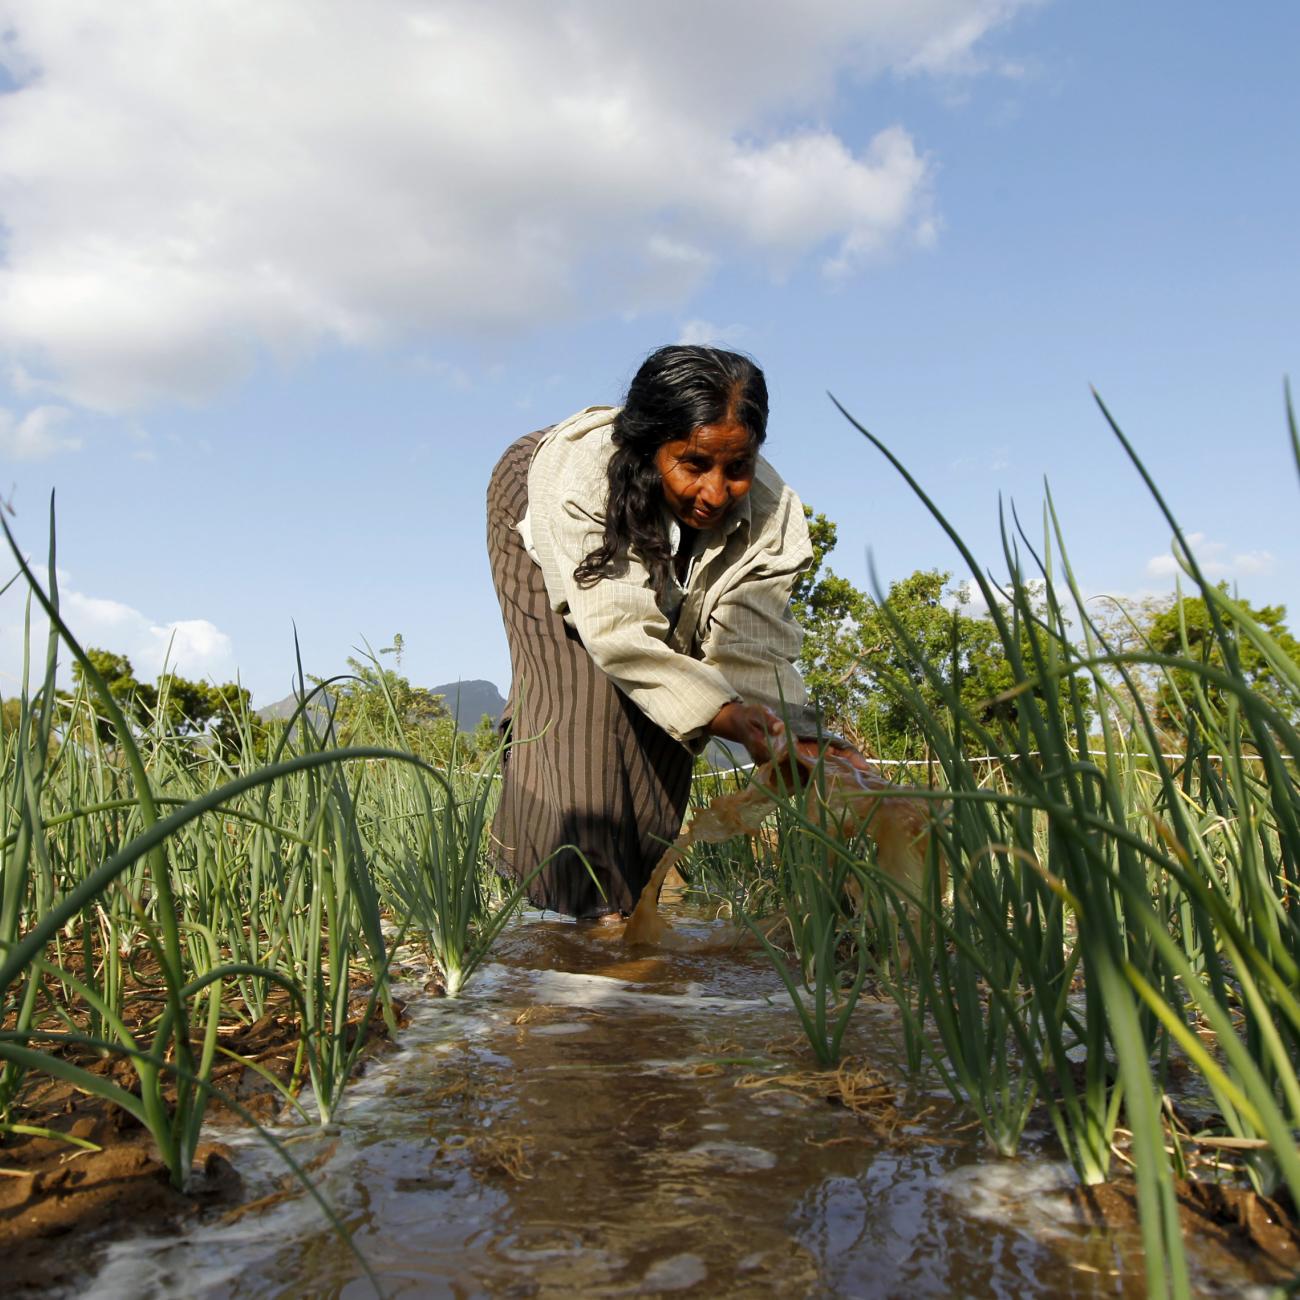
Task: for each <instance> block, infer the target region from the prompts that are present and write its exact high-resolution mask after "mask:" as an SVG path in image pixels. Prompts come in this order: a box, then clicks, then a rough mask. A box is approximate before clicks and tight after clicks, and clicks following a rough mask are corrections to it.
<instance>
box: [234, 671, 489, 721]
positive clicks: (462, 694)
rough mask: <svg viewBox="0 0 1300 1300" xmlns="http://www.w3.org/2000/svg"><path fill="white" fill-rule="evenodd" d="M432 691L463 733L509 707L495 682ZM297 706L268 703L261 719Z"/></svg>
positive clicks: (291, 700)
mask: <svg viewBox="0 0 1300 1300" xmlns="http://www.w3.org/2000/svg"><path fill="white" fill-rule="evenodd" d="M429 691H430V693H431V694H433V695H441V696H442V698H443V703H444V704H446V706H447V712H448V713H450V714H451V716H452V717H453V718H455V719H456V722H457V725H458V726H459V727H460V729H461V731H473V730H474V728H475V727H477V726H478V722H479V719H480V718H481V717H482V716H483V715H484V714H485V713H486V714H488V715H489V716H490V717H491V719H492V721H493V722H499V721H500V720H501V712H502V710H503V709H504V708H505V707H506V702H505V700H504V699H502V698H501V692H500V691H498V690H497V688H496V687H495V686H493V685H492V683H491V682H485V681H482V680H481V679H477V678H476V679H475V680H473V681H468V682H448V683H446V685H444V686H431V687H430V688H429ZM319 698H320V697H318V699H319ZM321 705H322V707H321V708H320V709H319V710H317V711H316V713H317V716H318V717H320V716H321V715H323V714H324V711H325V707H328V705H327V701H325V700H323V699H322V700H321ZM297 707H298V697H297V696H296V695H286V696H285V697H284V699H282V700H277V701H276V702H275V703H274V704H268V705H267V706H266V708H264V709H258V710H257V716H258V717H259V718H261V719H262V721H263V722H270V721H272V720H273V719H276V718H280V719H284V718H288V717H290V716H291V715H292V714H293V711H294V710H295V709H296V708H297Z"/></svg>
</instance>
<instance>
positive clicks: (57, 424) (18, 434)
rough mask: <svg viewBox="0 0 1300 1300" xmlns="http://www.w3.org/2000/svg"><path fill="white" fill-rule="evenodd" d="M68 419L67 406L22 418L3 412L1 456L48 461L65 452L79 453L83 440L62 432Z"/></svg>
mask: <svg viewBox="0 0 1300 1300" xmlns="http://www.w3.org/2000/svg"><path fill="white" fill-rule="evenodd" d="M68 415H69V411H68V410H67V408H66V407H63V406H48V405H46V406H36V407H33V408H32V409H31V410H30V411H28V412H27V414H26V415H24V416H22V417H15V416H14V414H13V412H12V411H6V410H4V409H3V408H0V455H5V456H8V457H10V459H12V460H44V459H45V458H46V457H47V456H54V455H57V454H58V453H59V452H61V451H75V450H76V449H77V448H78V447H80V446H81V439H80V438H72V437H69V436H67V435H66V434H64V433H62V432H61V431H60V430H61V426H62V425H63V424H64V423H65V421H66V420H67V418H68Z"/></svg>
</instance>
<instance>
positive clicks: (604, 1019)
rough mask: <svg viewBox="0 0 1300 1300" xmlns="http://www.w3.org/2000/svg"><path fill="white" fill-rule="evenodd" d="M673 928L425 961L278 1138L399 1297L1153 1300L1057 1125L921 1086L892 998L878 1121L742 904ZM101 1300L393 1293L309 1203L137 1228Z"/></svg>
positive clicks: (563, 929) (1129, 1236)
mask: <svg viewBox="0 0 1300 1300" xmlns="http://www.w3.org/2000/svg"><path fill="white" fill-rule="evenodd" d="M676 926H677V930H676V933H677V934H678V935H679V936H683V937H685V938H686V939H688V940H690V941H691V942H693V943H694V944H696V945H697V947H696V948H695V949H693V950H686V951H670V952H662V953H659V952H655V953H649V954H646V955H637V954H636V953H632V952H629V950H628V949H626V948H625V947H624V946H623V945H622V943H621V936H620V935H619V934H618V930H617V927H580V926H578V925H575V924H574V923H572V922H569V921H562V920H556V919H554V918H553V917H551V918H542V917H539V916H537V915H536V914H532V915H527V916H525V917H524V918H523V919H522V920H521V921H520V922H519V923H517V924H515V925H513V926H512V927H511V928H510V929H509V930H508V931H507V932H506V933H505V934H504V935H503V936H502V938H501V940H500V941H499V943H498V946H497V949H496V950H495V951H494V954H493V956H494V959H495V960H494V963H493V964H492V965H490V966H488V967H487V968H485V969H484V970H482V971H481V972H480V973H479V974H478V975H477V976H476V977H475V978H474V979H473V980H472V981H471V983H470V984H469V986H468V987H467V989H466V990H465V992H464V993H463V995H462V996H461V997H460V998H459V999H457V1000H455V1001H449V1000H447V999H445V998H438V997H434V996H431V995H428V994H426V993H424V992H422V980H421V978H420V977H421V972H420V970H419V969H418V967H416V966H414V965H412V966H409V967H408V968H407V969H406V977H407V979H408V980H409V981H410V983H409V984H408V986H407V987H406V988H405V989H404V996H405V997H406V998H407V1014H408V1017H409V1024H408V1026H407V1027H406V1028H405V1029H404V1030H403V1032H402V1034H401V1035H400V1037H399V1041H398V1047H397V1050H395V1051H392V1052H390V1053H387V1054H385V1055H383V1056H380V1057H379V1058H377V1059H376V1060H375V1061H374V1062H372V1064H371V1065H370V1066H369V1068H368V1069H367V1071H366V1073H365V1074H364V1075H363V1077H362V1078H360V1079H359V1080H358V1081H356V1083H355V1084H354V1085H353V1088H352V1091H351V1092H350V1094H349V1100H348V1102H347V1104H346V1106H345V1113H344V1115H343V1122H342V1124H341V1126H340V1127H339V1128H338V1129H337V1130H335V1131H333V1132H318V1131H315V1130H311V1131H308V1130H306V1129H305V1128H303V1129H300V1130H297V1131H295V1130H294V1129H292V1128H285V1129H283V1130H280V1133H281V1136H289V1137H291V1138H293V1139H294V1140H293V1144H292V1149H293V1150H294V1152H295V1154H296V1155H297V1156H298V1158H299V1159H300V1160H304V1161H313V1162H314V1163H315V1165H316V1172H315V1176H316V1178H317V1179H318V1180H319V1184H320V1186H321V1188H322V1191H323V1192H324V1194H325V1196H326V1197H327V1198H328V1199H329V1201H330V1202H331V1204H332V1205H333V1206H334V1207H335V1208H336V1209H337V1211H338V1212H339V1214H340V1216H341V1217H342V1218H343V1219H344V1221H345V1222H346V1223H347V1224H348V1226H349V1228H350V1229H351V1231H352V1233H353V1235H354V1239H355V1242H356V1245H357V1247H358V1248H359V1249H360V1250H361V1251H362V1252H363V1253H364V1255H365V1257H366V1259H367V1260H368V1261H369V1263H370V1265H371V1267H372V1268H373V1269H374V1271H375V1273H376V1274H377V1275H378V1277H379V1279H380V1282H381V1286H382V1288H383V1292H384V1294H385V1295H391V1296H403V1297H408V1296H409V1297H416V1296H421V1297H422V1296H430V1297H458V1298H459V1297H472V1296H511V1297H515V1296H518V1297H534V1296H537V1297H551V1296H556V1297H558V1296H632V1295H677V1294H680V1295H684V1296H686V1295H689V1296H737V1297H751V1296H752V1297H762V1296H781V1297H790V1296H853V1297H857V1296H862V1297H873V1296H908V1297H927V1296H945V1297H946V1296H1008V1297H1011V1296H1015V1297H1021V1296H1043V1297H1047V1296H1051V1297H1071V1296H1081V1297H1082V1296H1089V1297H1091V1296H1134V1297H1137V1296H1141V1295H1144V1294H1145V1285H1144V1279H1143V1274H1142V1266H1141V1257H1140V1252H1139V1250H1138V1245H1137V1241H1136V1236H1135V1232H1134V1231H1133V1230H1126V1231H1122V1232H1120V1231H1113V1230H1109V1229H1102V1228H1098V1227H1096V1226H1089V1225H1088V1224H1087V1223H1085V1222H1084V1221H1083V1220H1082V1219H1081V1218H1080V1216H1079V1214H1078V1213H1077V1211H1076V1210H1074V1209H1073V1208H1072V1205H1071V1202H1070V1200H1069V1198H1068V1189H1069V1187H1070V1186H1071V1184H1072V1181H1073V1180H1072V1176H1071V1174H1070V1172H1069V1169H1068V1167H1066V1166H1063V1165H1062V1164H1061V1163H1060V1162H1059V1161H1058V1160H1056V1159H1054V1158H1052V1157H1051V1156H1049V1155H1048V1154H1046V1143H1045V1135H1043V1136H1040V1137H1039V1138H1038V1139H1035V1138H1034V1137H1033V1136H1031V1138H1030V1140H1029V1141H1028V1142H1027V1143H1026V1152H1027V1154H1025V1155H1022V1156H1021V1157H1020V1158H1018V1159H1016V1160H1014V1161H1001V1160H998V1159H996V1158H994V1157H993V1156H991V1155H990V1154H989V1152H988V1150H987V1148H986V1146H985V1144H984V1142H983V1139H982V1137H981V1135H980V1133H979V1132H978V1130H974V1129H971V1128H970V1127H969V1126H968V1125H966V1123H965V1121H964V1118H963V1117H962V1116H961V1115H960V1113H959V1112H957V1111H956V1110H955V1109H954V1108H953V1107H952V1105H951V1103H950V1102H949V1101H948V1100H946V1098H945V1097H944V1096H943V1095H938V1094H935V1095H930V1094H927V1093H925V1092H924V1091H920V1090H915V1089H909V1088H908V1087H907V1086H906V1083H905V1073H904V1070H903V1068H902V1060H901V1048H900V1042H899V1035H898V1032H897V1022H896V1017H895V1013H894V1011H893V1008H892V1006H891V1005H889V1004H886V1003H883V1002H870V1001H864V1003H863V1005H862V1006H861V1008H860V1009H859V1011H858V1013H857V1015H856V1022H857V1023H856V1025H855V1027H854V1029H853V1030H851V1041H850V1043H849V1044H848V1046H849V1050H850V1051H851V1052H852V1053H853V1054H854V1056H855V1058H856V1059H857V1060H858V1061H860V1062H869V1063H870V1066H871V1067H872V1068H873V1069H874V1070H875V1071H879V1073H880V1075H881V1076H883V1080H884V1082H885V1083H886V1084H887V1085H888V1086H886V1087H883V1088H880V1089H878V1090H877V1092H878V1097H877V1099H876V1101H875V1102H873V1103H872V1104H871V1105H869V1106H868V1107H867V1109H866V1111H865V1113H863V1114H854V1113H852V1112H850V1111H849V1110H848V1109H846V1108H845V1107H844V1106H843V1105H838V1104H831V1103H830V1102H828V1101H827V1100H826V1099H825V1098H824V1097H818V1096H817V1095H815V1093H814V1094H809V1093H808V1092H807V1091H806V1090H801V1087H800V1086H799V1079H798V1078H797V1077H795V1078H793V1080H791V1081H790V1082H789V1083H788V1084H785V1083H782V1082H781V1080H782V1079H783V1078H786V1079H790V1077H791V1076H792V1075H796V1076H797V1073H798V1072H803V1074H804V1075H805V1078H806V1074H807V1072H808V1071H810V1070H812V1068H813V1065H812V1060H811V1056H810V1055H809V1054H808V1053H807V1049H806V1047H802V1046H801V1043H800V1040H799V1039H798V1037H797V1023H796V1021H795V1019H794V1016H793V1014H792V1011H791V1008H790V1006H789V1002H788V998H787V995H786V993H785V992H784V990H783V988H782V987H781V985H780V983H779V981H778V980H777V978H776V976H775V974H774V972H773V971H772V970H771V968H770V967H769V966H768V965H767V964H766V962H765V961H764V959H763V958H762V957H761V956H759V955H757V954H754V953H751V952H744V951H737V950H734V949H731V948H729V947H728V944H727V941H726V937H727V936H726V927H725V925H724V923H722V922H717V921H709V920H706V919H703V918H702V917H699V916H697V915H691V914H689V913H683V914H679V916H678V917H677V918H676ZM890 1097H892V1099H893V1100H892V1104H890V1102H889V1098H890ZM217 1136H220V1137H222V1138H223V1140H226V1141H228V1142H230V1144H231V1145H232V1146H235V1147H236V1149H237V1155H236V1163H237V1165H238V1167H239V1168H240V1171H241V1173H243V1175H244V1177H245V1181H246V1184H247V1186H248V1189H249V1194H250V1195H252V1196H256V1195H258V1194H259V1192H266V1191H270V1190H272V1189H274V1188H275V1187H276V1186H278V1185H279V1184H280V1182H281V1180H282V1178H283V1173H284V1170H283V1166H282V1165H280V1164H279V1163H278V1162H277V1159H276V1157H275V1156H274V1155H273V1154H271V1153H270V1152H268V1151H267V1149H266V1148H265V1146H264V1145H262V1144H259V1143H258V1142H257V1141H256V1139H255V1138H252V1137H250V1136H248V1135H246V1134H239V1133H234V1134H219V1135H217ZM1194 1268H1195V1269H1196V1274H1195V1276H1196V1286H1197V1289H1198V1291H1199V1292H1200V1293H1202V1294H1206V1295H1214V1294H1223V1295H1229V1294H1230V1295H1243V1294H1247V1293H1249V1291H1250V1289H1251V1288H1250V1287H1249V1285H1248V1280H1247V1279H1246V1278H1244V1277H1243V1276H1242V1275H1241V1274H1240V1273H1236V1274H1235V1275H1231V1276H1230V1275H1227V1274H1225V1273H1224V1272H1223V1266H1222V1261H1219V1260H1216V1259H1212V1258H1204V1257H1201V1256H1197V1258H1196V1259H1195V1260H1194ZM1258 1293H1259V1294H1260V1295H1263V1294H1264V1291H1263V1290H1262V1289H1261V1290H1259V1292H1258ZM79 1294H80V1295H83V1296H91V1297H95V1298H97V1300H108V1298H109V1297H125V1296H130V1297H133V1300H134V1298H135V1297H172V1296H202V1297H253V1296H257V1297H299V1296H305V1295H311V1296H317V1295H320V1296H347V1297H353V1296H356V1297H361V1296H367V1295H373V1294H374V1291H373V1288H372V1286H371V1284H370V1282H369V1281H368V1280H367V1279H366V1277H365V1274H364V1273H363V1271H362V1269H361V1267H360V1265H359V1264H358V1262H357V1260H356V1258H355V1257H354V1256H353V1255H352V1254H351V1253H350V1252H349V1250H348V1249H347V1247H346V1246H345V1245H344V1244H343V1242H342V1241H341V1240H340V1239H339V1237H338V1236H337V1235H336V1234H335V1233H334V1232H332V1230H331V1229H330V1227H329V1226H328V1224H327V1223H326V1221H325V1220H324V1218H323V1217H322V1215H321V1213H320V1211H319V1210H318V1208H317V1207H316V1206H315V1204H314V1203H313V1202H312V1201H311V1200H310V1198H307V1197H305V1196H298V1195H290V1196H287V1197H286V1198H284V1199H280V1200H276V1199H275V1198H271V1203H269V1204H268V1205H267V1206H266V1208H264V1209H262V1210H261V1211H260V1212H256V1213H245V1214H243V1215H239V1216H237V1217H234V1218H232V1219H230V1220H229V1221H226V1222H223V1223H212V1224H207V1225H205V1226H201V1227H197V1228H195V1229H194V1230H192V1231H190V1232H188V1233H187V1234H185V1235H182V1236H179V1237H169V1238H166V1239H162V1238H156V1239H154V1238H143V1239H136V1240H132V1241H127V1242H119V1243H116V1244H115V1245H114V1246H113V1247H112V1248H111V1249H110V1252H109V1254H108V1256H107V1259H106V1262H105V1263H104V1265H103V1267H102V1269H101V1270H100V1272H99V1274H98V1277H97V1278H96V1280H95V1281H94V1283H93V1285H91V1286H90V1287H89V1288H81V1289H79Z"/></svg>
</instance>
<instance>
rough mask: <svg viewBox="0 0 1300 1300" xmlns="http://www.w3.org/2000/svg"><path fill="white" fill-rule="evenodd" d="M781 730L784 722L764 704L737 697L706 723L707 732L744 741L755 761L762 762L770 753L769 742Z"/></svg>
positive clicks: (739, 741)
mask: <svg viewBox="0 0 1300 1300" xmlns="http://www.w3.org/2000/svg"><path fill="white" fill-rule="evenodd" d="M784 732H785V723H783V722H782V721H781V719H780V718H778V717H777V716H776V714H775V713H773V712H772V710H771V709H769V708H768V707H767V706H766V705H765V704H745V703H743V702H742V701H740V700H732V701H731V703H730V704H724V705H723V706H722V708H720V709H719V710H718V712H717V714H716V715H715V716H714V719H713V721H712V722H710V723H709V734H710V735H711V736H721V737H722V739H723V740H734V741H735V742H736V743H737V744H738V745H744V747H745V748H746V749H747V750H749V753H750V757H751V758H753V760H754V762H755V763H766V762H767V761H768V759H770V758H771V757H772V742H773V741H774V740H775V739H776V738H777V737H778V736H780V735H782V734H783V733H784Z"/></svg>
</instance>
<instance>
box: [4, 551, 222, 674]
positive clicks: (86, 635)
mask: <svg viewBox="0 0 1300 1300" xmlns="http://www.w3.org/2000/svg"><path fill="white" fill-rule="evenodd" d="M33 569H34V571H35V574H36V577H37V580H38V581H40V582H41V583H42V584H45V583H46V582H47V570H46V569H45V567H44V566H43V565H34V566H33ZM26 598H27V588H26V585H25V583H24V582H23V580H22V579H21V578H20V579H19V581H18V582H16V583H15V584H14V585H13V586H12V587H11V588H10V589H9V590H8V591H7V592H6V593H5V594H4V595H3V596H0V694H3V695H6V696H8V695H13V694H16V693H17V690H18V688H19V685H20V683H21V680H22V666H23V618H24V607H25V603H26ZM59 612H60V615H61V616H62V618H63V620H64V622H65V623H67V625H68V627H69V628H71V630H72V633H73V635H74V636H75V637H76V638H77V640H78V641H79V642H80V643H81V644H82V645H83V646H98V647H100V648H101V649H104V650H112V651H114V652H116V653H118V654H124V655H126V657H127V658H128V659H130V661H131V666H132V668H133V669H134V670H135V674H136V676H137V677H138V678H139V679H140V680H141V681H152V680H153V679H154V678H156V677H157V676H158V674H159V673H160V672H161V671H162V669H163V666H164V664H166V665H167V666H169V667H170V668H171V670H172V671H173V672H176V673H179V674H180V675H181V676H183V677H188V678H190V679H191V680H198V681H204V680H206V679H208V678H212V679H215V680H217V681H229V680H230V679H231V678H232V677H233V676H234V674H235V661H234V647H233V645H232V644H231V640H230V637H229V636H227V635H226V633H224V632H223V631H221V629H220V628H218V627H217V626H216V625H215V624H213V623H211V622H210V621H209V620H207V619H204V618H180V619H169V620H166V621H162V620H159V619H155V618H150V617H149V616H148V615H146V614H143V613H141V611H140V610H138V609H135V608H134V607H133V606H131V605H127V604H124V603H123V602H122V601H120V600H114V599H112V598H110V597H105V596H95V595H91V594H89V593H86V592H81V591H77V590H76V589H75V588H74V587H72V586H71V583H70V580H69V577H68V575H67V574H65V573H64V572H63V571H62V570H60V571H59ZM38 614H39V606H38V605H37V604H36V602H35V601H33V602H32V631H31V663H32V670H31V676H32V682H31V685H32V687H33V689H34V688H35V687H36V685H38V684H39V680H40V677H41V674H42V671H43V666H44V663H45V648H46V637H47V635H48V629H49V623H48V621H47V620H46V619H45V618H44V616H43V615H40V616H38ZM169 648H170V654H169ZM59 662H60V672H59V681H60V684H62V685H66V684H67V683H68V681H69V673H70V667H71V655H70V653H69V652H68V649H67V647H66V646H64V645H61V646H60V648H59Z"/></svg>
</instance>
